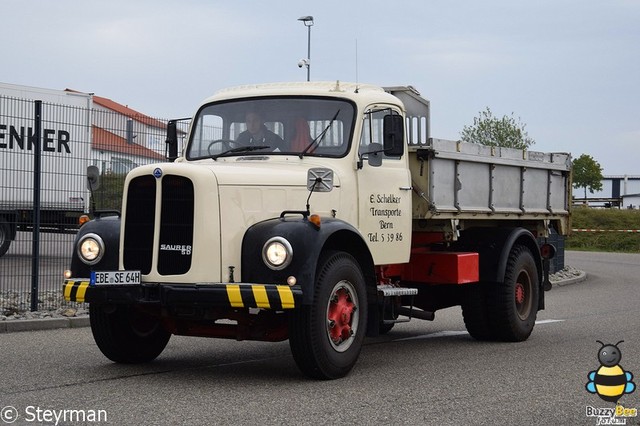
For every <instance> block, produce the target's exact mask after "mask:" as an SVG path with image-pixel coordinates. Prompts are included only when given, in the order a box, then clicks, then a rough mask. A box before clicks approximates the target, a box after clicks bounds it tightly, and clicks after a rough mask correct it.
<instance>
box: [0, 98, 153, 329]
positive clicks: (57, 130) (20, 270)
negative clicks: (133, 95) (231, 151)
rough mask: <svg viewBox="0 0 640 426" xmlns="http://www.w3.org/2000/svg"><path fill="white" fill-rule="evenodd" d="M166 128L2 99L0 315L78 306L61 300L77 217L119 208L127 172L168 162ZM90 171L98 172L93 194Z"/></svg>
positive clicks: (94, 109)
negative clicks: (98, 184)
mask: <svg viewBox="0 0 640 426" xmlns="http://www.w3.org/2000/svg"><path fill="white" fill-rule="evenodd" d="M89 105H91V104H89ZM165 123H166V120H160V119H151V118H149V117H146V116H142V115H140V116H131V115H125V114H123V113H121V112H115V111H110V110H108V109H106V108H99V107H98V106H95V105H94V106H87V107H78V106H73V105H65V104H55V103H46V102H40V101H34V100H26V99H19V98H12V97H4V96H0V316H3V315H4V316H8V315H12V314H16V313H20V312H24V311H29V310H45V311H46V310H54V309H60V308H78V307H79V306H78V305H76V304H75V303H68V302H65V301H64V300H63V297H62V283H63V280H64V278H63V272H64V270H65V269H67V268H68V267H69V263H70V258H71V253H72V250H73V240H74V238H75V234H76V232H77V219H78V217H79V216H80V215H81V214H84V213H90V211H91V210H92V209H93V208H95V209H116V210H119V209H120V204H121V198H122V186H123V183H124V178H125V176H126V174H127V172H128V171H129V170H131V169H132V168H134V167H136V166H138V165H142V164H147V163H153V162H161V161H165V158H166V155H165V152H164V145H165V144H164V139H165ZM88 166H95V167H96V168H97V171H98V173H99V175H100V176H99V180H100V187H99V188H98V189H97V190H95V191H94V192H93V194H92V193H91V192H90V191H89V189H88V186H87V167H88Z"/></svg>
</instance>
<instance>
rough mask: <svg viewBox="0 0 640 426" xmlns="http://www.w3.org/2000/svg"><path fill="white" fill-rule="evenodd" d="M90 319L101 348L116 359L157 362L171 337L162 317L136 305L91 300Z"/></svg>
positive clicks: (109, 356) (121, 360)
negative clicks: (162, 322)
mask: <svg viewBox="0 0 640 426" xmlns="http://www.w3.org/2000/svg"><path fill="white" fill-rule="evenodd" d="M89 320H90V323H91V332H92V333H93V338H94V340H95V341H96V344H97V345H98V348H100V351H102V353H103V354H104V355H105V356H106V357H107V358H109V359H110V360H111V361H114V362H119V363H125V364H136V363H143V362H149V361H153V360H154V359H156V358H157V357H158V355H160V354H161V353H162V351H163V350H164V348H165V346H167V343H168V342H169V338H170V337H171V334H170V333H169V332H167V331H166V330H165V329H164V328H163V327H162V324H161V323H160V320H159V319H158V318H155V317H153V316H151V315H150V314H148V313H146V312H143V311H141V310H139V309H137V308H136V307H135V306H129V305H107V304H97V303H91V304H89Z"/></svg>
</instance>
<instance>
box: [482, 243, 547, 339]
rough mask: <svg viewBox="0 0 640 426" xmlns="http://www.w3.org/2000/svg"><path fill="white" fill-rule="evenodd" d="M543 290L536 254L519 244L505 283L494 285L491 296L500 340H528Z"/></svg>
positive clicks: (493, 314) (492, 315)
mask: <svg viewBox="0 0 640 426" xmlns="http://www.w3.org/2000/svg"><path fill="white" fill-rule="evenodd" d="M539 292H540V286H539V283H538V269H537V267H536V262H535V260H534V258H533V255H532V254H531V252H530V251H529V249H528V248H527V247H525V246H522V245H515V246H514V247H513V249H512V250H511V253H510V254H509V260H508V262H507V268H506V270H505V274H504V282H503V283H502V285H499V286H496V287H494V291H493V293H494V295H493V297H491V299H490V302H491V303H490V315H491V317H492V318H491V322H492V325H493V327H494V330H495V332H496V337H497V338H498V339H499V340H502V341H507V342H521V341H523V340H527V338H528V337H529V335H530V334H531V332H532V331H533V326H534V325H535V322H536V317H537V315H538V297H539ZM491 305H493V306H491Z"/></svg>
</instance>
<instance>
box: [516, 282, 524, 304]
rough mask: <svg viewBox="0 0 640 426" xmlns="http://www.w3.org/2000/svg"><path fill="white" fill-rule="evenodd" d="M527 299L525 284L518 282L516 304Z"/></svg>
mask: <svg viewBox="0 0 640 426" xmlns="http://www.w3.org/2000/svg"><path fill="white" fill-rule="evenodd" d="M524 299H525V291H524V286H523V285H522V284H520V283H516V304H518V305H522V304H523V303H524Z"/></svg>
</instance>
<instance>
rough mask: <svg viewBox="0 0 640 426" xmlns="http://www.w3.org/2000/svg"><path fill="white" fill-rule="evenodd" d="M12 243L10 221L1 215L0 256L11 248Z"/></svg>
mask: <svg viewBox="0 0 640 426" xmlns="http://www.w3.org/2000/svg"><path fill="white" fill-rule="evenodd" d="M10 245H11V229H10V228H9V222H7V219H5V218H4V216H0V257H2V256H4V254H5V253H6V252H7V251H8V250H9V246H10Z"/></svg>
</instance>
